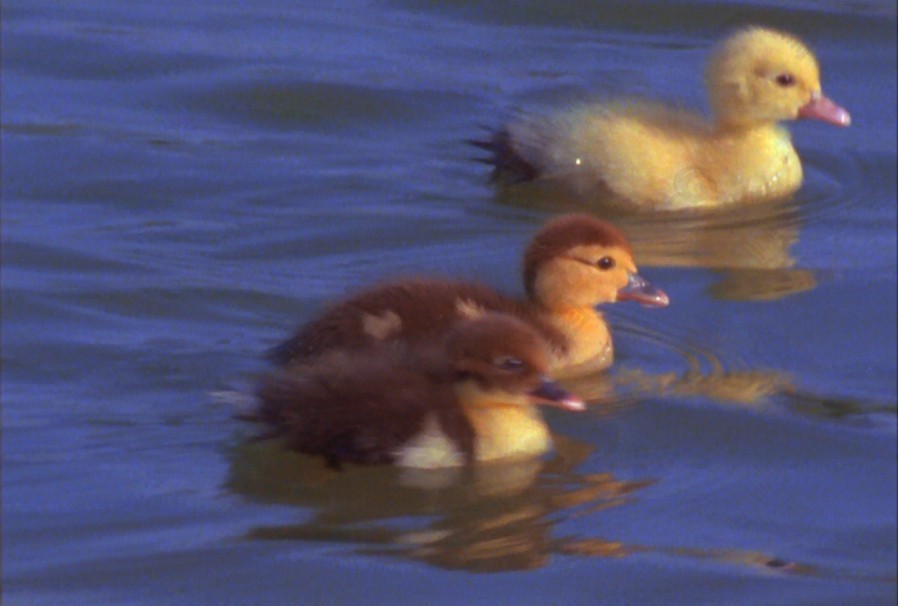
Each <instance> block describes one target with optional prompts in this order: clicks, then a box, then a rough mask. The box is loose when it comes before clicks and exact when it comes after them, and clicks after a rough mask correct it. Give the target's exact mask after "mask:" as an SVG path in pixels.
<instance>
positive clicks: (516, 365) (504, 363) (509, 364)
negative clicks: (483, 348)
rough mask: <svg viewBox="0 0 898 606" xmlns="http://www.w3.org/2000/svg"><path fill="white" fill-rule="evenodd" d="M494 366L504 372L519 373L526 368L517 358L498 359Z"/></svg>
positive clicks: (494, 361)
mask: <svg viewBox="0 0 898 606" xmlns="http://www.w3.org/2000/svg"><path fill="white" fill-rule="evenodd" d="M493 364H494V365H495V366H497V367H498V368H501V369H502V370H510V371H518V370H521V369H522V368H524V363H523V362H522V361H521V360H518V359H517V358H513V357H511V356H509V357H504V358H496V359H495V360H493Z"/></svg>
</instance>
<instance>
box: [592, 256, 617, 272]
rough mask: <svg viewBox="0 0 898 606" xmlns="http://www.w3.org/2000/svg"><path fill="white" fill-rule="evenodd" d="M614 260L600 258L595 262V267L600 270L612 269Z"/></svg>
mask: <svg viewBox="0 0 898 606" xmlns="http://www.w3.org/2000/svg"><path fill="white" fill-rule="evenodd" d="M614 265H615V263H614V259H613V258H612V257H602V258H601V259H599V260H598V261H597V262H596V267H598V268H599V269H601V270H603V271H604V270H606V269H611V268H612V267H614Z"/></svg>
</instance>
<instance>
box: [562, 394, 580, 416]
mask: <svg viewBox="0 0 898 606" xmlns="http://www.w3.org/2000/svg"><path fill="white" fill-rule="evenodd" d="M560 403H561V405H562V408H565V409H566V410H573V411H577V412H582V411H584V410H586V402H584V401H583V400H581V399H580V398H578V397H577V396H570V397H568V398H565V399H564V400H562V401H561V402H560Z"/></svg>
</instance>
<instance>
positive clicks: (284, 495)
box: [227, 437, 653, 572]
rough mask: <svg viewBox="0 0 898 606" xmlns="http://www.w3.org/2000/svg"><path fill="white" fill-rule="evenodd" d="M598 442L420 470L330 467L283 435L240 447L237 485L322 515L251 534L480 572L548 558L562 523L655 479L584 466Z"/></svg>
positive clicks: (559, 545)
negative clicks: (284, 441)
mask: <svg viewBox="0 0 898 606" xmlns="http://www.w3.org/2000/svg"><path fill="white" fill-rule="evenodd" d="M591 452H592V447H591V446H588V445H586V444H583V443H581V442H576V441H573V440H570V439H566V438H563V437H557V438H556V454H555V456H554V457H553V458H551V459H549V460H531V461H526V462H523V463H509V464H495V465H482V466H475V467H473V468H469V469H468V468H466V469H457V470H451V471H448V472H445V473H444V472H436V473H433V472H419V473H417V474H415V473H410V472H408V471H407V470H399V469H395V468H392V467H388V466H381V467H351V466H350V467H348V468H347V469H346V470H345V471H342V472H338V471H333V470H331V469H327V468H326V467H325V466H324V464H323V462H322V461H321V460H320V459H316V458H312V457H306V456H302V455H299V454H296V453H291V452H287V451H285V450H283V448H282V446H281V445H280V444H278V443H276V442H270V443H249V444H244V445H241V446H240V447H238V448H237V449H236V450H235V451H234V453H233V454H234V456H233V458H232V462H231V468H230V474H229V478H228V481H227V488H228V489H229V490H231V491H233V492H235V493H238V494H241V495H244V496H245V497H248V498H251V499H254V500H259V501H263V502H270V503H281V504H290V505H296V506H301V507H302V508H304V513H305V511H311V512H313V515H312V518H311V519H310V520H306V521H303V522H299V523H296V524H285V525H278V526H263V527H256V528H253V529H252V530H251V531H250V532H249V537H250V538H253V539H266V540H302V541H323V542H332V543H350V544H353V545H355V546H356V549H357V550H358V551H361V552H363V553H368V554H372V555H382V556H388V557H400V558H408V559H412V560H418V561H423V562H427V563H429V564H432V565H435V566H439V567H442V568H458V569H465V570H471V571H478V572H490V571H500V570H523V569H531V568H537V567H540V566H543V565H545V564H546V562H547V561H548V559H549V558H550V557H551V556H552V554H557V553H562V552H564V546H565V545H566V544H568V543H570V542H571V541H572V540H573V539H571V538H563V537H561V538H559V537H555V536H554V532H553V529H554V527H555V525H556V524H557V523H558V522H560V521H563V520H565V519H569V518H571V517H572V516H575V515H585V514H587V513H590V514H592V513H596V512H600V511H602V510H605V509H608V508H612V507H620V506H624V505H626V504H627V503H628V502H630V500H631V499H632V498H633V495H634V494H635V493H637V492H638V491H639V490H640V489H642V488H644V487H646V486H649V485H650V484H652V483H653V480H651V479H644V480H637V481H622V480H619V479H617V478H615V477H614V475H613V474H610V473H587V474H581V473H576V472H575V471H574V468H575V467H576V466H577V465H579V464H580V463H582V462H583V461H584V460H585V459H586V458H588V456H589V454H590V453H591Z"/></svg>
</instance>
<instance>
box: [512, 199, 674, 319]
mask: <svg viewBox="0 0 898 606" xmlns="http://www.w3.org/2000/svg"><path fill="white" fill-rule="evenodd" d="M524 286H525V288H526V289H527V295H528V296H529V297H530V299H531V300H532V301H533V302H535V303H537V304H538V305H540V306H542V307H544V308H546V309H557V310H562V309H569V308H582V307H595V306H597V305H601V304H603V303H614V302H617V301H627V300H630V301H637V302H639V303H641V304H643V305H647V306H651V307H664V306H666V305H667V304H668V303H669V299H668V298H667V295H666V294H665V293H664V292H663V291H662V290H660V289H657V288H655V287H654V286H652V285H651V284H649V282H648V281H647V280H645V279H644V278H643V277H642V276H640V275H639V273H638V270H637V268H636V263H635V262H634V260H633V251H632V249H631V248H630V244H629V242H627V239H626V238H625V237H624V235H623V234H622V233H621V232H620V231H618V230H617V228H615V227H614V226H613V225H611V224H610V223H607V222H605V221H601V220H599V219H596V218H595V217H593V216H590V215H586V214H574V215H564V216H561V217H558V218H556V219H553V220H552V221H550V222H549V223H547V224H546V225H545V227H543V229H541V230H540V231H539V232H538V233H537V234H536V236H534V238H533V240H532V241H531V243H530V245H529V246H528V248H527V251H526V252H525V253H524Z"/></svg>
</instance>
